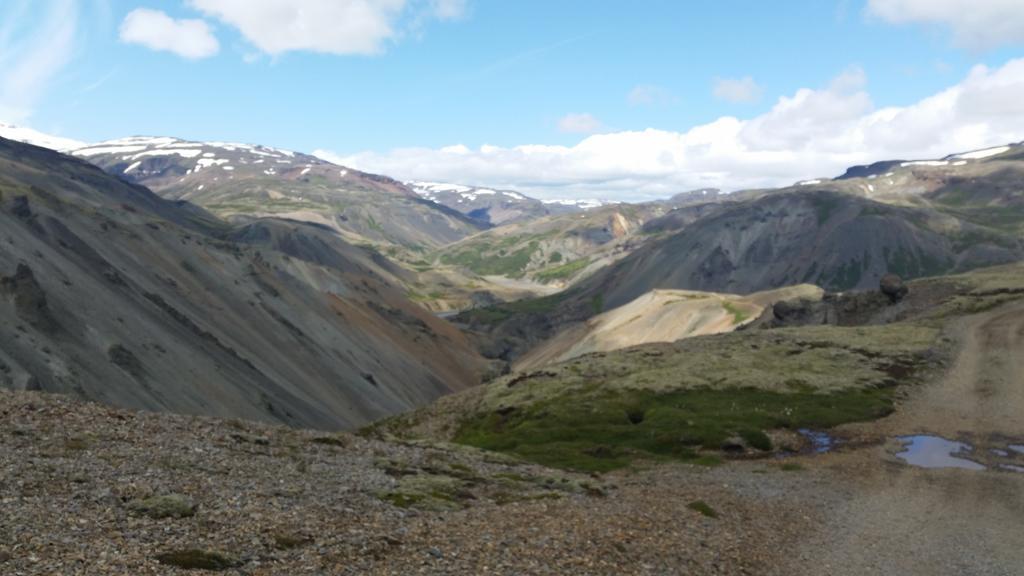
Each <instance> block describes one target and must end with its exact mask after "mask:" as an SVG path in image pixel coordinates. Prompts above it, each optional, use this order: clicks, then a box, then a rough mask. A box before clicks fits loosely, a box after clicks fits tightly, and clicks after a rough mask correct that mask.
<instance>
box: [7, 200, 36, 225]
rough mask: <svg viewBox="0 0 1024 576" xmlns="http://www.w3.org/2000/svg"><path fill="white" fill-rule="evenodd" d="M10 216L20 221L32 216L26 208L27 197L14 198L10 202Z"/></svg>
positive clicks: (29, 209)
mask: <svg viewBox="0 0 1024 576" xmlns="http://www.w3.org/2000/svg"><path fill="white" fill-rule="evenodd" d="M11 214H14V215H15V216H17V217H18V218H21V219H22V220H24V219H27V218H30V217H31V216H32V209H31V208H29V206H28V196H15V197H14V198H13V199H12V200H11Z"/></svg>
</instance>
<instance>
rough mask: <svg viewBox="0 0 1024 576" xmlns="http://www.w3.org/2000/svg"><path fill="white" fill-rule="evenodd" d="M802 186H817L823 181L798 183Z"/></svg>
mask: <svg viewBox="0 0 1024 576" xmlns="http://www.w3.org/2000/svg"><path fill="white" fill-rule="evenodd" d="M797 184H798V185H800V186H814V185H815V184H821V180H804V181H803V182H797Z"/></svg>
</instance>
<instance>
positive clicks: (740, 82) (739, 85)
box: [712, 76, 763, 102]
mask: <svg viewBox="0 0 1024 576" xmlns="http://www.w3.org/2000/svg"><path fill="white" fill-rule="evenodd" d="M762 92H763V90H761V87H760V86H758V84H757V82H755V81H754V79H753V78H751V77H750V76H744V77H743V78H715V82H714V87H713V88H712V93H713V94H714V95H715V98H718V99H720V100H727V101H729V102H757V101H758V100H760V99H761V93H762Z"/></svg>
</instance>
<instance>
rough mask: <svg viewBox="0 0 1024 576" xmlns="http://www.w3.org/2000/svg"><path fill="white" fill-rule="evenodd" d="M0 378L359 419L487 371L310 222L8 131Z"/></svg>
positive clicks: (359, 256)
mask: <svg viewBox="0 0 1024 576" xmlns="http://www.w3.org/2000/svg"><path fill="white" fill-rule="evenodd" d="M0 205H2V210H0V229H2V230H3V231H4V232H3V234H4V248H3V250H0V277H2V281H0V318H2V322H0V383H2V386H3V387H4V388H10V389H16V390H25V389H29V390H42V391H47V392H61V393H67V394H72V395H74V396H77V397H80V398H86V399H94V400H99V401H102V402H106V403H110V404H114V405H117V406H124V407H130V408H144V409H149V410H167V411H174V412H181V413H190V414H207V415H218V416H224V417H242V418H250V419H258V420H266V421H274V422H283V423H288V424H292V425H304V426H311V427H318V428H330V429H336V428H350V427H353V426H357V425H360V424H363V423H366V422H368V421H370V420H373V419H376V418H379V417H381V416H385V415H388V414H393V413H396V412H399V411H403V410H408V409H409V408H412V407H415V406H419V405H423V404H425V403H427V402H429V401H431V400H433V399H435V398H437V397H438V396H440V395H442V394H445V393H448V392H451V391H453V390H458V389H463V388H466V387H468V386H471V385H473V384H476V383H477V382H478V378H479V372H480V370H481V369H482V368H483V364H482V361H481V359H479V357H478V356H476V355H475V353H473V352H472V351H471V350H470V349H469V347H468V345H467V343H466V341H465V339H464V337H463V336H462V335H461V334H460V333H459V332H458V331H457V330H455V329H454V328H452V327H451V326H449V325H448V324H446V323H445V322H443V321H441V320H438V319H437V318H435V317H434V316H433V315H431V314H429V313H426V312H425V311H423V310H422V309H421V308H420V307H418V306H416V305H414V304H412V303H411V302H409V301H408V300H406V298H405V297H404V295H403V294H402V292H401V290H400V289H396V288H395V287H394V286H392V285H391V284H390V283H389V281H388V280H387V278H386V275H387V270H388V268H387V267H386V266H384V265H382V264H381V263H379V262H375V261H374V260H373V257H372V255H370V254H368V253H367V252H365V251H363V250H362V249H359V248H356V247H353V246H350V245H348V244H346V243H345V242H343V241H342V240H340V239H339V238H338V237H337V236H336V235H334V234H325V232H326V231H324V230H321V229H318V228H315V227H310V226H309V225H306V224H301V223H296V222H283V221H265V220H263V221H256V222H254V223H249V224H245V225H243V226H241V227H235V226H233V225H231V224H228V223H226V222H224V221H222V220H220V219H218V218H216V217H215V216H213V215H211V214H209V213H207V212H205V211H203V210H201V209H198V208H196V207H194V206H192V205H191V204H188V203H186V202H180V201H168V200H163V199H161V198H159V197H158V196H156V195H154V194H153V193H151V192H150V191H149V190H147V189H145V188H142V187H141V186H136V185H131V184H127V183H125V182H124V181H122V180H119V179H117V178H113V177H111V176H108V175H107V174H104V173H103V172H102V171H100V170H99V169H98V168H96V167H94V166H92V165H90V164H87V163H85V162H83V161H81V160H77V159H74V158H71V157H67V156H62V155H59V154H57V153H56V152H52V151H50V150H45V149H42V148H36V147H33V146H29V145H24V144H16V143H14V142H11V141H8V140H0Z"/></svg>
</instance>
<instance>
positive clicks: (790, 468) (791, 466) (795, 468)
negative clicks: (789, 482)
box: [779, 462, 804, 472]
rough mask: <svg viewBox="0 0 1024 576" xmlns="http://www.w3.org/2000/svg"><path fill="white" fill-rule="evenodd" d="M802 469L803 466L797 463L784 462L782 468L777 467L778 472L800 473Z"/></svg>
mask: <svg viewBox="0 0 1024 576" xmlns="http://www.w3.org/2000/svg"><path fill="white" fill-rule="evenodd" d="M803 469H804V467H803V465H801V464H799V463H797V462H786V463H785V464H783V465H782V466H779V470H782V471H783V472H800V471H801V470H803Z"/></svg>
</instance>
